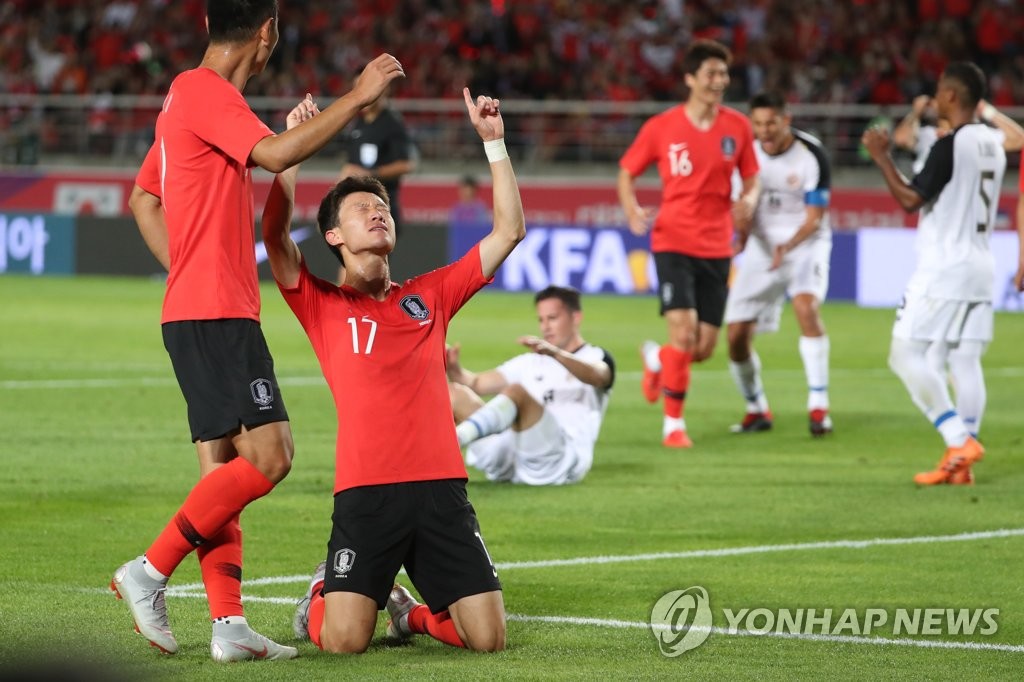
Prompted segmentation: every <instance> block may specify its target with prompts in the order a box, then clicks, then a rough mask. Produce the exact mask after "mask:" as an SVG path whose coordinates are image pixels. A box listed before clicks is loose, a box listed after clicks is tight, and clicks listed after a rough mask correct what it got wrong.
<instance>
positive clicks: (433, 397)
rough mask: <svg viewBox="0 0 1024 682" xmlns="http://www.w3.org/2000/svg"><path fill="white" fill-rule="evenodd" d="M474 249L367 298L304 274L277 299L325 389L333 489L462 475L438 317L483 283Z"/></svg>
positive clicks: (443, 323)
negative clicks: (334, 421) (333, 425)
mask: <svg viewBox="0 0 1024 682" xmlns="http://www.w3.org/2000/svg"><path fill="white" fill-rule="evenodd" d="M488 281H489V280H486V279H484V276H483V273H482V272H481V269H480V247H479V246H476V247H474V248H472V249H471V250H470V251H469V253H467V254H466V255H465V256H463V257H462V258H461V259H459V260H458V261H456V262H455V263H452V264H451V265H448V266H445V267H443V268H441V269H439V270H434V271H433V272H429V273H427V274H425V275H420V276H419V277H414V278H413V279H410V280H409V281H407V282H406V283H405V284H403V285H401V286H399V285H398V284H395V283H393V282H392V284H391V291H390V293H389V294H388V296H387V298H386V299H384V300H383V301H377V300H375V299H373V298H370V297H369V296H366V295H364V294H362V293H360V292H358V291H356V290H355V289H352V288H350V287H344V286H343V287H337V286H335V285H333V284H330V283H328V282H325V281H324V280H322V279H318V278H316V277H313V276H312V275H311V274H309V271H308V270H307V269H306V267H305V264H303V266H302V273H301V275H300V277H299V283H298V284H297V285H296V286H295V288H294V289H285V288H283V287H281V293H282V294H284V298H285V301H287V302H288V305H289V306H290V307H291V309H292V312H294V313H295V316H296V317H297V318H299V322H300V323H301V324H302V328H303V329H305V330H306V334H307V335H308V336H309V340H310V343H312V345H313V350H314V351H315V352H316V356H317V358H318V359H319V360H320V368H321V369H322V370H323V373H324V376H325V377H326V378H327V385H328V386H329V387H330V389H331V394H332V395H333V396H334V405H335V408H336V409H337V412H338V438H337V449H336V454H335V457H336V465H335V479H334V492H335V493H338V492H340V491H342V490H346V489H348V488H355V487H358V486H364V485H378V484H382V483H402V482H405V481H433V480H439V479H444V478H466V477H467V476H466V467H465V465H464V464H463V463H462V453H461V452H460V450H459V443H458V440H457V439H456V437H455V426H454V421H453V419H452V407H451V402H450V400H449V398H448V380H447V377H446V376H445V366H444V363H445V353H444V343H445V335H446V333H447V331H448V322H449V321H450V320H451V318H452V316H453V315H455V313H456V312H457V311H458V310H459V308H461V307H462V306H463V305H464V304H465V303H466V301H468V300H469V298H470V297H471V296H472V295H473V294H474V293H476V292H477V291H479V290H480V288H481V287H482V286H484V285H485V284H487V282H488Z"/></svg>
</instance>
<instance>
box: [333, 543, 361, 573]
mask: <svg viewBox="0 0 1024 682" xmlns="http://www.w3.org/2000/svg"><path fill="white" fill-rule="evenodd" d="M355 563H356V553H355V552H353V551H352V550H351V549H348V548H346V549H339V550H338V551H337V552H335V553H334V575H335V577H338V578H344V577H345V575H346V574H347V573H348V572H349V571H351V570H352V566H353V564H355Z"/></svg>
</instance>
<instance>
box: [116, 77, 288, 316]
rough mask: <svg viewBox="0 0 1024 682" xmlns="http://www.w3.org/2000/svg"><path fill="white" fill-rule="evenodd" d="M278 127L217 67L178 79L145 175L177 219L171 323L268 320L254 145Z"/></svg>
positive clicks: (170, 229) (167, 306)
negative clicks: (263, 316)
mask: <svg viewBox="0 0 1024 682" xmlns="http://www.w3.org/2000/svg"><path fill="white" fill-rule="evenodd" d="M272 134H273V132H272V131H271V130H270V128H268V127H267V126H266V125H264V124H263V122H262V121H260V120H259V118H257V117H256V114H254V113H253V112H252V109H250V108H249V105H248V104H246V102H245V98H244V97H242V93H240V92H239V91H238V90H237V89H236V88H235V87H234V86H233V85H231V83H230V82H228V81H226V80H224V79H223V78H221V77H220V75H219V74H217V73H216V72H215V71H212V70H210V69H207V68H198V69H193V70H191V71H185V72H183V73H181V74H179V75H178V77H177V78H175V79H174V82H172V83H171V87H170V90H169V91H168V93H167V98H166V99H164V104H163V108H162V109H161V111H160V115H159V116H157V119H156V140H155V141H154V143H153V146H152V147H151V148H150V150H149V153H148V154H147V155H146V159H145V161H143V163H142V168H141V169H140V170H139V175H138V177H137V178H136V180H135V182H136V184H138V186H139V187H141V188H142V189H144V190H146V191H147V192H149V193H150V194H155V195H156V196H158V197H160V201H161V203H162V204H163V209H164V216H165V218H166V221H167V236H168V241H169V248H170V256H171V270H170V273H169V274H168V276H167V293H166V295H165V296H164V308H163V315H162V316H161V322H174V321H178V320H212V319H219V318H248V319H252V320H256V321H259V318H260V292H259V286H258V282H257V279H256V238H255V230H256V228H255V217H254V209H253V198H252V177H251V175H250V172H249V169H250V168H251V167H252V166H253V165H254V164H252V163H251V162H250V160H249V152H251V151H252V148H253V147H254V146H255V145H256V143H257V142H259V141H260V140H262V139H263V138H264V137H266V136H267V135H272Z"/></svg>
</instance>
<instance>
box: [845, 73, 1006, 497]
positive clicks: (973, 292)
mask: <svg viewBox="0 0 1024 682" xmlns="http://www.w3.org/2000/svg"><path fill="white" fill-rule="evenodd" d="M984 89H985V76H984V74H983V73H982V72H981V70H980V69H979V68H978V67H977V66H976V65H974V64H972V63H970V62H953V63H951V64H949V65H948V66H947V67H946V69H945V71H943V73H942V77H941V78H940V79H939V83H938V87H937V89H936V93H935V104H936V107H937V108H938V113H939V117H940V118H945V119H947V120H948V121H949V123H950V126H951V132H950V134H948V135H946V136H944V137H941V138H940V139H939V140H938V141H937V142H936V143H935V145H934V146H933V147H932V150H931V153H930V154H929V155H928V160H927V161H926V162H925V166H924V168H923V169H922V170H921V172H920V173H918V174H917V175H916V176H914V179H913V180H911V181H910V182H908V181H907V180H906V179H905V178H904V177H903V175H902V174H900V172H899V170H898V169H897V168H896V167H895V165H894V164H893V161H892V157H891V156H890V154H889V150H890V141H889V135H888V132H886V131H885V130H884V129H880V128H871V129H869V130H867V131H865V133H864V135H863V138H862V141H863V143H864V146H865V148H866V149H867V150H868V153H869V154H870V155H871V158H872V159H873V160H874V161H875V163H876V164H878V166H879V168H880V169H881V170H882V175H883V177H884V179H885V183H886V185H887V186H888V188H889V191H890V192H891V193H892V195H893V197H894V198H895V199H896V201H897V202H898V203H899V204H900V205H901V206H902V207H903V208H904V209H905V210H907V211H914V210H917V209H919V208H920V209H921V216H920V220H919V222H918V228H917V266H916V268H915V269H914V274H913V275H912V276H911V278H910V282H909V283H908V284H907V289H906V293H905V294H904V297H903V302H902V303H901V305H900V307H899V309H898V310H897V312H896V323H895V325H894V326H893V330H892V345H891V348H890V352H889V366H890V367H891V368H892V370H893V371H894V372H895V373H896V374H897V375H898V376H899V377H900V379H901V380H902V381H903V384H904V385H905V386H906V387H907V390H908V391H909V392H910V396H911V398H912V399H913V401H914V403H915V404H916V405H917V406H918V408H920V409H921V411H922V412H924V414H925V416H927V417H928V419H929V421H931V422H932V424H933V425H934V426H935V428H936V429H937V430H938V431H939V433H940V434H941V436H942V438H943V440H944V441H945V443H946V452H945V455H944V456H943V457H942V459H941V460H940V462H939V465H938V466H937V467H936V468H935V469H934V470H933V471H927V472H922V473H919V474H917V475H916V476H915V477H914V481H915V482H916V483H918V484H921V485H935V484H940V483H954V484H959V483H971V482H973V480H974V477H973V473H972V471H971V465H972V464H973V463H974V462H976V461H978V460H980V459H981V458H982V455H983V454H984V449H983V448H982V446H981V444H980V443H979V442H978V441H977V440H976V439H975V438H974V437H972V436H971V435H970V433H969V430H968V427H967V426H966V425H965V424H964V421H963V419H962V418H961V416H960V414H959V413H958V412H957V410H956V409H954V407H953V403H952V401H951V399H950V395H949V390H948V389H947V387H946V383H945V381H944V379H943V377H942V375H941V374H940V373H939V372H938V371H937V370H936V368H935V366H934V364H933V363H931V362H929V360H928V357H927V355H928V352H929V350H930V349H931V348H932V347H933V346H934V345H935V344H940V343H945V344H946V345H947V346H956V345H958V344H960V343H979V344H983V345H984V344H987V343H988V342H989V341H991V339H992V324H993V314H992V295H993V287H994V283H995V281H994V280H995V262H994V258H993V256H992V251H991V249H990V247H989V237H990V235H991V233H992V226H993V225H994V224H995V219H996V208H997V205H998V203H999V190H1000V187H1001V186H1002V182H1003V174H1004V173H1005V171H1006V152H1005V151H1004V150H1003V141H1004V135H1003V134H1002V133H1001V132H999V131H997V130H995V129H993V128H990V127H989V126H987V125H984V124H982V123H979V122H978V121H977V119H976V118H975V112H976V108H977V106H978V102H979V101H980V100H981V98H982V95H983V94H984Z"/></svg>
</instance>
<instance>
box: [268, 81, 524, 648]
mask: <svg viewBox="0 0 1024 682" xmlns="http://www.w3.org/2000/svg"><path fill="white" fill-rule="evenodd" d="M463 96H464V99H465V102H466V109H467V112H468V113H469V118H470V121H471V122H472V124H473V127H474V128H475V129H476V131H477V133H478V134H479V135H480V137H481V139H483V140H484V150H485V152H486V154H487V157H488V160H489V162H490V169H491V176H492V179H493V182H492V184H493V187H494V227H493V229H492V230H491V232H490V233H489V234H488V235H487V236H486V237H484V238H483V239H482V240H481V241H480V243H479V244H477V245H476V246H474V247H473V248H472V249H471V250H470V251H469V252H468V253H467V254H466V255H464V256H463V257H462V258H460V259H459V260H458V261H456V262H455V263H452V264H450V265H448V266H446V267H443V268H441V269H439V270H435V271H433V272H430V273H427V274H425V275H420V276H419V277H414V278H412V279H410V280H409V281H407V282H405V284H401V285H400V284H398V283H396V282H393V281H392V280H391V277H390V274H391V272H390V267H389V256H390V254H391V253H392V251H393V250H394V248H395V240H396V237H395V222H394V218H393V217H392V216H391V213H390V211H389V204H388V198H389V197H388V194H387V191H386V190H385V189H384V187H383V186H382V185H381V183H380V182H379V181H378V180H377V179H375V178H370V177H351V178H346V179H345V180H342V181H341V182H340V183H338V185H337V186H336V187H335V188H334V189H333V190H331V192H330V193H328V195H327V196H326V197H325V199H324V201H323V204H322V205H321V212H320V216H321V221H322V224H321V225H320V229H321V231H322V232H323V233H324V239H325V241H326V242H327V244H328V245H329V246H331V247H333V248H334V249H335V250H336V251H337V252H338V253H339V254H340V255H341V257H342V259H343V260H344V262H345V266H346V267H345V270H344V273H345V276H344V280H343V282H342V284H341V286H335V285H334V284H331V283H329V282H326V281H324V280H321V279H318V278H316V277H313V276H312V275H310V274H309V271H308V270H307V269H306V266H305V263H304V262H303V259H302V254H301V253H300V252H299V250H298V247H297V246H296V245H295V242H294V241H293V240H292V238H291V236H290V234H289V231H288V230H289V222H290V216H291V208H292V205H293V203H294V186H295V175H296V171H294V170H289V171H287V172H285V173H280V174H278V176H277V180H276V182H275V183H274V185H273V187H272V189H271V194H270V196H269V198H268V201H267V206H266V209H265V211H264V214H263V238H264V243H265V244H266V246H267V255H268V257H269V260H270V266H271V269H272V270H273V273H274V277H275V279H276V280H277V282H278V286H279V288H280V289H281V293H282V294H283V295H284V298H285V300H286V301H287V303H288V305H289V307H290V308H291V309H292V312H294V313H295V316H296V317H297V318H298V320H299V322H300V323H301V324H302V327H303V329H304V330H305V331H306V334H307V336H308V337H309V340H310V343H311V344H312V345H313V349H314V350H315V352H316V355H317V358H319V360H320V366H321V368H322V369H323V372H324V376H325V377H326V379H327V384H328V386H329V387H330V389H331V393H332V394H333V396H334V402H335V407H336V409H337V416H338V438H337V448H336V460H337V461H336V468H335V485H334V492H335V495H334V515H333V528H332V532H331V537H330V541H329V543H328V552H327V556H328V560H327V561H325V562H323V563H321V564H320V566H318V567H317V570H316V571H315V572H314V576H313V579H312V581H311V582H310V588H309V591H308V592H307V593H306V595H305V596H304V597H303V598H302V599H301V600H300V602H299V605H298V608H297V609H296V614H295V619H294V621H293V626H294V629H295V632H296V635H297V636H298V637H301V638H305V637H307V636H308V637H309V638H310V639H311V640H312V641H313V643H314V644H316V645H317V646H318V647H320V648H322V649H324V650H325V651H329V652H332V653H359V652H363V651H365V650H366V648H367V647H368V646H369V644H370V640H371V638H372V637H373V632H374V627H375V625H376V622H377V612H378V610H380V609H382V608H385V607H386V608H387V610H388V613H389V614H390V616H391V622H390V623H389V625H388V632H389V635H391V636H392V637H407V636H409V635H411V634H428V635H430V636H432V637H434V638H435V639H438V640H440V641H442V642H446V643H448V644H451V645H453V646H461V647H466V648H469V649H473V650H477V651H498V650H501V649H503V648H504V646H505V607H504V602H503V600H502V594H501V584H500V582H499V581H498V574H497V571H496V570H495V569H494V565H493V562H492V561H491V559H490V556H489V555H488V553H487V548H486V547H485V546H484V543H483V539H482V535H481V533H480V526H479V523H478V522H477V518H476V513H475V512H474V510H473V507H472V505H471V504H470V503H469V500H468V499H467V497H466V478H467V475H466V467H465V465H464V464H463V462H462V456H461V453H460V452H459V446H458V441H457V440H456V438H455V428H454V425H453V424H452V420H451V413H450V411H449V407H448V386H447V382H446V381H445V374H444V361H445V344H444V339H445V334H446V332H447V329H448V324H449V321H450V320H451V318H452V316H454V315H455V313H456V312H457V311H458V310H459V309H460V308H461V307H462V306H463V305H464V304H465V303H466V302H467V301H468V300H469V299H470V297H472V296H473V294H475V293H476V292H477V291H478V290H480V288H481V287H483V286H484V285H485V284H487V283H488V282H489V281H490V280H491V278H492V277H493V275H494V272H495V271H496V270H497V269H498V267H499V266H500V265H501V263H502V262H503V261H504V260H505V258H506V257H507V256H508V254H509V253H511V252H512V249H513V248H515V246H516V244H518V243H519V242H520V241H521V240H522V239H523V237H525V236H526V223H525V219H524V217H523V206H522V201H521V199H520V197H519V190H518V187H517V185H516V179H515V173H514V172H513V170H512V164H511V162H510V161H509V158H508V153H507V152H506V150H505V143H504V132H505V128H504V122H503V120H502V117H501V114H500V112H499V109H498V106H499V103H498V101H497V100H493V99H491V98H489V97H483V96H481V97H478V98H477V99H476V101H474V100H473V99H472V98H471V97H470V94H469V90H468V89H465V90H464V91H463ZM299 113H300V116H302V117H305V118H308V117H312V120H309V121H306V122H303V123H301V125H296V127H295V128H294V129H297V130H301V129H302V128H303V127H305V126H307V125H312V124H313V123H315V122H316V119H317V118H319V117H318V116H313V114H315V112H314V111H311V110H308V109H307V110H304V111H301V112H299ZM290 118H291V117H290ZM293 122H294V121H292V120H290V121H289V125H292V124H293ZM403 565H404V566H405V569H406V572H407V573H408V575H409V578H410V580H412V582H413V584H414V585H415V586H416V588H417V589H418V590H419V591H420V593H421V594H422V595H423V598H424V600H425V601H426V605H423V604H419V603H417V602H416V601H415V600H414V599H413V598H412V596H411V595H410V594H409V592H408V591H407V590H405V588H403V587H401V586H398V585H394V582H393V581H394V578H395V576H396V575H397V574H398V571H399V569H400V568H401V567H402V566H403Z"/></svg>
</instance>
